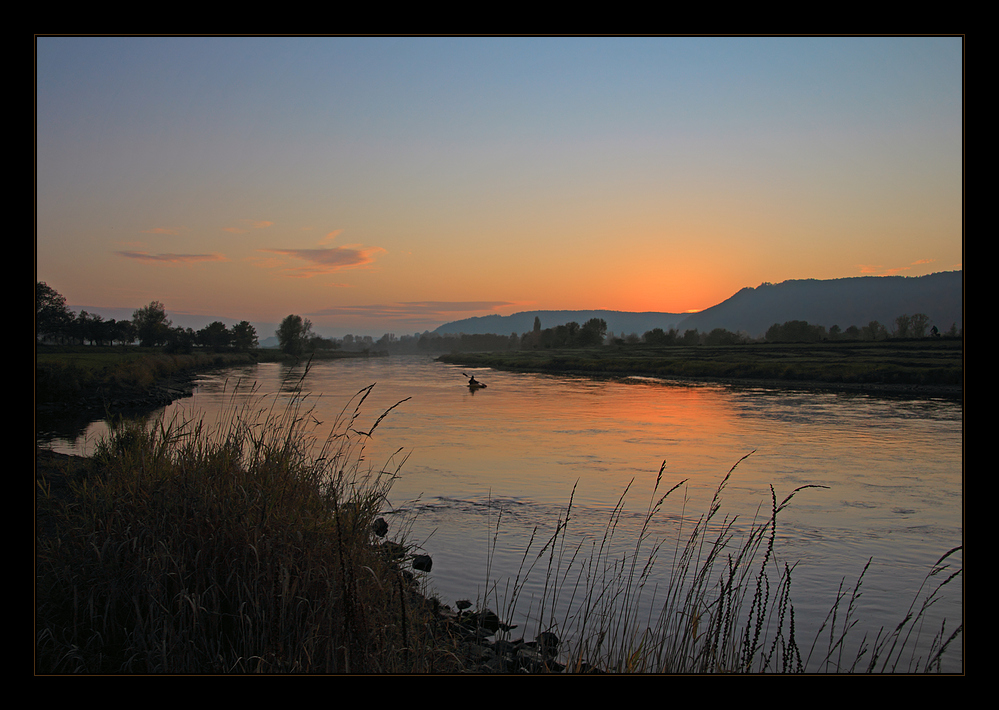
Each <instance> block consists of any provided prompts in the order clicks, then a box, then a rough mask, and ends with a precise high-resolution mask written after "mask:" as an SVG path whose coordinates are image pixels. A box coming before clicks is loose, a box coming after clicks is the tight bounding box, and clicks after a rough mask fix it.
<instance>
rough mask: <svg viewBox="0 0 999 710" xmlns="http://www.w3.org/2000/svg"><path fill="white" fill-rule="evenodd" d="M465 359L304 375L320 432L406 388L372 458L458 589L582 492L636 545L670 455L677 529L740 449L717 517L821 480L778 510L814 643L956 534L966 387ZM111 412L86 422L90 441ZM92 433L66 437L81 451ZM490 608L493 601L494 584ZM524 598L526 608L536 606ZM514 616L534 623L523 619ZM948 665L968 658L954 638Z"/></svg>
mask: <svg viewBox="0 0 999 710" xmlns="http://www.w3.org/2000/svg"><path fill="white" fill-rule="evenodd" d="M462 371H463V368H460V367H455V366H451V365H446V364H442V363H437V362H434V361H433V360H431V359H429V358H423V357H391V358H371V359H364V360H343V361H335V362H328V361H327V362H319V363H316V364H314V365H313V366H312V368H311V369H310V370H309V372H308V374H307V375H306V376H305V378H304V380H301V382H300V388H301V389H300V393H307V394H308V397H307V398H306V402H307V403H308V404H309V406H312V407H314V410H313V412H314V416H315V417H316V419H317V420H319V421H321V422H323V426H321V427H319V429H318V432H317V433H318V434H319V435H320V436H324V435H325V431H324V428H323V427H327V430H328V427H329V426H330V425H331V424H332V422H333V420H334V418H335V416H336V414H337V413H339V412H340V411H341V410H342V408H343V407H344V405H345V404H346V403H347V401H348V399H349V398H350V397H351V396H353V395H354V394H355V393H357V392H358V391H359V390H361V389H362V388H364V387H367V386H368V385H371V384H372V383H375V388H374V390H373V391H372V393H371V395H370V396H369V398H368V400H367V401H366V402H365V404H364V415H363V416H362V417H361V419H359V420H358V428H359V429H361V430H367V429H368V427H369V426H370V425H371V424H373V423H374V422H375V420H376V419H377V418H378V417H379V416H380V415H381V414H382V412H384V411H385V410H386V409H388V408H390V407H392V406H393V405H395V404H397V403H398V402H399V401H400V400H403V399H405V398H410V399H408V400H407V401H405V402H403V403H402V404H400V405H399V406H398V407H396V408H394V409H392V411H391V412H390V413H389V415H388V416H387V417H386V418H385V419H384V420H383V421H382V422H381V423H380V424H379V425H378V428H377V430H376V432H375V434H374V436H373V437H372V439H371V440H370V441H369V442H368V444H367V446H366V450H365V457H366V461H367V463H368V464H370V465H371V466H373V467H374V468H376V469H377V468H380V467H382V466H383V465H384V464H386V463H387V462H391V463H389V465H388V466H387V468H390V469H391V470H394V469H395V466H396V464H397V463H402V467H401V471H400V476H399V478H398V479H397V480H396V481H395V482H394V484H393V487H392V490H391V493H390V503H391V509H389V510H387V511H386V512H387V513H389V514H388V515H387V519H388V520H389V523H390V527H391V530H392V532H393V533H395V534H398V533H399V532H400V531H401V530H404V529H405V530H408V533H407V535H408V537H409V539H410V540H412V541H414V542H417V543H420V544H421V546H422V548H423V550H424V551H425V552H427V553H428V554H430V555H431V556H432V557H433V559H434V567H433V571H432V572H431V574H430V576H429V578H428V585H429V587H430V588H432V589H433V590H435V591H436V592H438V593H439V594H440V595H441V597H442V600H443V601H445V602H446V603H451V604H453V603H454V602H455V601H457V600H458V599H463V598H469V599H472V600H473V601H474V600H475V599H476V597H477V596H478V597H481V596H482V595H484V594H485V593H486V591H487V585H486V575H487V564H489V565H490V569H489V574H490V578H491V579H492V580H493V581H494V582H495V581H499V582H500V583H501V584H500V589H502V588H503V586H502V583H503V581H504V580H506V579H507V578H508V577H509V578H513V577H514V576H515V575H516V574H517V572H518V569H519V567H520V564H521V561H522V559H523V557H524V551H525V549H527V546H528V543H529V541H530V539H531V536H532V534H534V536H535V538H536V542H535V544H534V547H533V549H534V550H535V551H536V550H538V549H540V545H541V544H542V543H541V542H540V541H543V540H546V539H547V538H548V537H549V536H550V535H551V534H552V532H553V531H554V529H555V525H556V523H557V521H558V520H560V519H564V517H565V513H566V507H567V506H568V504H569V501H570V498H571V500H572V510H571V516H572V517H571V522H570V526H569V533H570V536H571V537H572V539H574V540H575V539H583V540H589V541H598V540H599V539H600V538H601V537H602V535H603V534H604V531H605V528H606V525H607V522H608V520H609V516H610V513H611V511H612V509H613V508H614V506H615V505H616V504H617V502H618V500H619V499H620V497H621V495H622V494H623V493H624V491H625V489H626V488H627V487H628V486H629V485H630V486H631V487H630V490H629V491H628V494H627V497H626V499H625V512H624V514H623V516H622V518H621V521H620V522H619V523H618V527H617V531H616V533H615V540H616V541H617V543H616V544H617V545H619V546H620V548H619V549H620V550H622V551H623V550H624V549H629V548H630V547H631V546H632V545H633V544H634V540H635V539H636V537H637V535H638V530H639V527H640V525H641V521H642V517H643V515H644V513H645V511H646V509H647V506H648V505H649V501H650V498H651V496H652V489H653V486H654V484H655V481H656V476H657V473H658V471H659V468H660V465H661V464H662V462H663V461H664V460H665V461H666V469H665V473H664V478H663V485H662V487H661V489H660V491H659V493H660V494H661V493H663V492H665V490H667V489H668V488H670V487H672V486H673V485H674V484H676V483H678V482H680V481H681V480H684V479H687V480H688V483H687V485H686V486H685V487H684V488H683V489H680V490H678V491H677V492H675V493H673V494H672V495H671V497H670V498H669V499H668V502H667V503H666V504H665V506H664V508H663V511H662V513H661V514H660V515H659V516H657V518H656V519H655V520H656V522H655V524H654V526H653V534H654V536H657V537H661V538H664V539H666V540H670V539H672V538H673V537H675V535H676V531H677V527H676V526H677V525H678V524H679V523H680V522H681V521H685V522H684V524H685V525H689V524H690V523H691V522H692V521H693V520H695V519H697V518H698V517H699V516H701V515H703V514H704V513H705V512H706V511H707V505H708V502H709V500H710V498H711V496H712V494H713V493H714V491H715V489H716V488H717V486H718V484H719V483H720V482H721V480H722V478H723V476H724V475H725V473H726V472H728V471H729V470H730V469H731V468H732V466H733V465H735V464H736V463H737V462H739V461H740V459H743V457H745V456H747V454H751V455H749V456H748V458H745V459H744V460H742V461H741V462H740V463H738V466H737V468H736V469H735V471H734V473H733V475H732V478H731V481H730V483H729V484H728V486H727V488H726V489H725V491H724V493H723V496H722V501H723V508H722V513H723V514H730V515H738V516H739V517H740V519H741V520H743V521H748V520H751V519H752V518H753V517H754V515H755V514H756V513H757V511H758V509H759V508H760V506H762V514H763V515H767V514H768V512H769V509H770V506H771V497H770V496H771V493H770V485H771V484H772V485H773V487H774V489H775V493H776V496H777V501H778V502H780V501H781V500H782V499H783V498H784V497H785V496H786V495H787V494H789V493H790V492H791V491H793V490H794V489H796V488H798V487H800V486H805V485H821V486H827V488H808V489H805V490H802V491H800V492H798V493H797V494H796V495H795V497H794V498H793V500H792V502H791V504H790V506H789V507H788V508H787V509H786V510H785V511H783V512H782V513H781V515H780V516H779V518H778V528H777V531H778V547H777V555H778V558H779V559H780V560H781V561H787V562H788V563H791V564H793V563H797V567H796V568H795V570H794V572H793V575H792V576H793V580H794V583H793V587H792V600H793V601H794V603H795V606H796V612H797V624H798V632H799V642H802V641H803V640H804V639H806V638H807V640H808V641H809V642H810V641H811V638H812V634H814V631H815V630H816V629H817V625H818V624H819V623H820V622H821V620H822V618H823V617H824V615H825V613H826V612H827V611H828V610H829V608H830V607H831V604H832V601H833V599H834V595H835V592H836V590H837V588H838V586H839V584H840V582H841V580H844V579H845V582H846V585H848V586H850V587H851V588H852V585H853V584H854V583H855V582H856V578H857V576H858V575H859V574H860V572H861V570H862V569H863V567H864V565H865V564H866V563H867V561H868V560H869V559H871V558H873V563H872V565H871V569H870V570H869V572H868V573H867V576H866V577H865V581H864V585H863V592H864V593H863V597H862V605H861V612H860V614H859V617H860V618H861V623H862V625H864V627H865V629H867V630H871V631H872V634H873V632H876V630H877V628H878V627H881V626H884V627H885V628H893V627H894V625H895V624H897V623H898V622H899V621H901V618H902V615H904V608H903V606H907V605H908V603H909V602H910V601H911V599H912V597H913V595H914V594H915V592H916V590H917V588H918V587H919V584H920V583H921V582H922V579H923V577H924V576H925V574H926V573H927V572H928V571H929V569H930V566H931V565H932V564H933V562H934V561H936V559H937V558H939V557H940V556H941V555H942V554H943V553H945V552H946V551H948V550H949V549H951V548H953V547H956V546H958V545H960V544H961V543H962V539H963V530H962V508H963V506H962V409H961V405H960V403H955V402H951V401H944V400H920V399H893V398H878V397H869V396H864V395H851V394H838V393H828V392H803V391H793V390H762V389H741V388H736V387H727V386H721V385H687V384H680V383H670V382H660V381H651V380H641V379H625V380H594V379H586V378H575V377H552V376H545V375H534V374H514V373H504V372H496V371H490V370H483V371H477V372H476V373H475V374H476V376H477V379H479V380H482V381H484V382H486V383H487V384H488V388H487V389H485V390H481V391H478V392H475V393H474V394H473V393H471V392H470V391H469V390H468V388H467V387H465V386H464V383H465V378H464V377H463V376H462V374H461V373H462ZM304 374H305V370H304V368H303V367H298V368H289V367H288V366H286V365H280V364H261V365H257V366H249V367H243V368H234V369H232V370H228V371H223V372H219V373H212V374H208V375H204V376H203V377H201V378H200V380H199V385H198V388H197V390H196V394H195V396H194V397H192V398H188V399H184V400H181V401H178V402H176V403H174V404H173V405H171V406H170V407H168V408H167V410H166V412H165V416H166V417H167V418H168V419H169V418H171V417H174V416H176V417H178V418H180V419H189V418H191V417H198V416H202V415H204V416H206V417H207V419H208V420H209V421H211V420H212V419H213V418H214V417H216V416H218V413H219V412H220V411H221V410H223V409H224V408H225V407H227V406H231V404H232V402H233V389H234V387H235V384H236V382H237V381H238V380H242V384H243V386H244V387H245V386H247V385H248V384H250V383H255V385H256V387H257V389H258V391H257V394H256V395H255V396H258V397H265V398H266V397H273V396H278V397H280V398H281V399H280V401H282V402H286V401H288V400H289V399H290V398H291V397H292V396H293V392H296V391H299V390H298V387H299V385H298V382H299V380H300V379H301V378H302V376H303V375H304ZM470 374H471V373H470ZM246 391H247V392H248V390H246ZM282 392H283V394H280V393H282ZM319 395H321V396H319ZM249 397H250V395H249V394H246V395H245V398H246V400H245V401H248V399H249ZM242 399H243V398H242V397H237V398H236V400H237V401H241V400H242ZM101 428H102V424H100V423H97V424H95V425H94V427H93V428H92V429H91V433H90V434H89V435H88V437H87V438H88V439H89V443H90V444H92V440H93V437H94V436H96V435H97V433H98V432H99V431H100V430H101ZM86 445H87V442H86V441H85V440H84V439H81V440H80V441H78V442H75V443H72V442H56V444H55V448H57V449H62V450H66V451H76V452H79V453H84V452H85V449H86ZM400 448H401V449H402V452H401V453H399V454H397V453H396V452H397V451H398V450H399V449H400ZM405 457H408V458H405ZM404 458H405V461H404V463H403V459H404ZM685 499H686V501H685ZM497 523H498V528H497ZM575 536H579V537H578V538H577V537H575ZM494 538H495V550H494V552H493V554H492V555H491V556H490V554H489V550H490V548H491V547H492V546H493V545H494ZM667 548H668V549H672V548H671V546H669V545H668V546H667ZM533 554H534V553H532V555H533ZM664 556H666V557H668V554H666V553H664ZM487 561H488V562H487ZM660 564H662V565H666V563H665V562H660ZM666 567H668V565H666ZM543 582H544V574H543V573H541V574H538V575H537V578H536V579H534V580H532V581H531V582H530V583H529V584H528V586H527V589H526V591H525V596H524V598H525V599H530V595H532V594H533V595H539V594H540V593H541V585H543ZM949 592H950V593H949V594H948V595H947V596H946V597H945V599H944V600H943V601H941V602H940V604H939V605H938V607H937V608H936V609H935V614H936V616H934V617H933V618H934V619H938V618H939V617H943V616H946V617H947V619H948V629H953V628H954V627H955V626H956V625H957V624H958V623H960V620H961V615H962V607H961V598H960V588H959V587H955V588H953V589H951V590H949ZM489 605H490V606H492V607H493V608H497V607H498V606H499V604H497V603H496V600H495V598H491V599H490V600H489ZM519 606H522V607H523V608H522V609H519V613H521V614H526V613H527V611H528V609H527V607H528V606H529V602H527V601H525V602H524V603H523V604H522V605H519ZM512 621H515V622H517V623H519V624H520V627H519V630H523V631H524V632H525V633H526V634H527V635H530V633H531V630H532V628H533V627H532V626H531V620H530V619H527V618H517V619H514V620H512ZM535 632H536V630H535ZM860 636H862V633H858V634H856V637H857V638H856V640H857V641H859V637H860ZM948 664H949V666H945V669H950V670H954V669H955V668H957V669H959V668H960V664H961V658H960V651H959V650H956V651H955V652H954V653H953V654H952V655H951V657H950V659H949V660H948ZM955 664H956V665H955Z"/></svg>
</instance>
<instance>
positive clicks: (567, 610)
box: [486, 455, 963, 674]
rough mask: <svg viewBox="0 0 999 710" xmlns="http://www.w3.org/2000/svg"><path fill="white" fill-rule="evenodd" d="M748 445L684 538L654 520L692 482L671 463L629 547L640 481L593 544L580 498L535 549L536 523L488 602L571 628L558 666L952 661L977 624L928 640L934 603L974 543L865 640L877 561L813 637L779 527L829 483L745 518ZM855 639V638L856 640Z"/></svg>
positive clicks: (552, 664) (614, 668)
mask: <svg viewBox="0 0 999 710" xmlns="http://www.w3.org/2000/svg"><path fill="white" fill-rule="evenodd" d="M747 456H748V455H747ZM745 458H746V457H743V459H741V460H740V461H739V462H737V463H736V465H735V466H733V467H732V469H731V470H730V471H729V472H728V473H727V474H726V476H725V477H724V478H723V480H722V481H721V483H720V484H719V486H718V488H717V489H716V491H715V493H714V496H713V498H712V500H711V503H710V505H709V508H708V511H707V512H706V513H705V514H704V515H702V516H701V517H700V518H698V519H697V520H696V521H695V522H693V523H692V524H688V526H687V527H685V526H684V525H683V524H682V523H681V524H680V525H679V526H678V528H677V531H676V536H675V538H672V539H670V540H667V539H656V538H653V537H652V536H651V533H650V530H651V529H652V522H653V520H654V518H655V517H656V516H657V515H659V514H660V513H661V511H662V509H663V507H664V505H665V504H666V503H667V501H668V499H670V498H671V496H675V495H678V491H680V490H685V484H686V481H681V482H679V483H677V484H676V485H674V486H672V487H671V488H669V490H666V491H665V492H661V488H662V486H663V477H664V473H665V467H666V464H665V463H664V464H663V465H662V467H661V468H660V470H659V475H658V477H657V480H656V485H655V489H654V491H653V494H652V498H651V500H650V504H649V506H648V509H647V512H646V513H645V518H644V524H643V526H642V528H641V533H640V535H639V536H638V538H637V539H636V540H634V541H633V544H632V545H631V546H630V547H628V548H627V551H626V552H625V553H623V554H620V553H612V552H611V549H612V547H613V541H614V536H615V533H616V531H617V527H618V522H619V520H620V518H621V515H622V510H623V503H624V499H625V496H626V495H627V492H628V491H627V489H626V490H625V493H624V494H622V496H621V498H620V500H619V501H618V503H617V505H616V506H615V507H614V509H613V510H612V512H611V514H610V516H609V519H608V522H607V525H606V528H605V530H604V533H603V536H602V538H601V539H600V540H599V541H593V542H591V543H590V546H589V549H587V550H584V547H583V543H575V544H572V543H571V542H570V534H569V529H570V520H571V519H572V500H571V497H570V502H569V505H568V506H567V508H566V511H565V515H564V517H563V518H562V519H560V520H559V521H558V522H557V524H556V529H555V532H554V533H553V534H552V535H551V536H550V537H549V538H548V539H546V540H543V541H540V542H539V544H540V549H538V550H537V551H536V552H534V551H530V547H531V546H533V544H534V541H535V539H536V536H537V531H535V535H533V536H532V538H531V544H530V545H529V546H528V548H529V550H528V551H525V554H524V557H523V561H522V564H521V568H520V570H519V572H518V574H517V575H516V576H515V578H514V581H513V583H512V585H507V587H506V588H505V593H504V594H500V593H499V585H498V584H496V583H493V584H491V585H489V587H488V589H489V590H490V594H491V596H492V598H491V600H490V597H489V595H487V598H486V602H487V603H491V604H493V605H495V606H496V607H497V608H501V609H503V613H504V615H505V618H506V619H508V620H509V619H514V618H519V619H526V623H527V624H529V625H530V624H533V625H535V626H536V627H537V628H538V629H541V630H542V634H541V635H539V640H540V639H541V638H542V637H546V638H548V639H549V640H550V641H549V642H550V643H553V641H551V640H553V639H558V640H559V641H560V648H561V654H560V655H559V657H558V658H557V659H556V658H554V657H551V656H550V657H549V658H548V661H547V666H546V667H547V668H548V669H549V670H558V671H567V672H610V673H674V674H676V673H682V674H693V673H697V674H702V673H802V672H826V673H830V672H832V673H853V672H867V673H872V672H878V673H884V672H889V673H895V672H906V673H914V672H932V671H939V670H940V669H941V660H942V658H943V656H944V654H945V653H946V652H947V651H948V650H949V649H951V648H952V646H953V645H954V644H955V642H956V641H957V639H958V638H959V637H960V636H961V634H962V632H963V625H958V626H957V627H956V628H955V629H952V630H948V629H947V627H946V622H943V623H942V625H941V627H940V628H939V629H936V630H934V633H933V635H932V638H931V639H930V640H929V641H928V642H927V639H926V636H927V632H928V631H929V630H928V629H927V628H925V627H926V624H927V622H928V613H927V612H928V611H929V609H930V608H931V607H932V606H933V604H934V603H935V602H936V601H937V600H938V599H939V597H940V595H941V594H942V592H943V590H944V587H946V586H947V585H949V584H951V583H953V582H954V581H955V580H957V579H958V578H959V577H960V576H961V575H962V572H963V570H962V568H961V567H960V566H959V565H958V566H956V568H955V559H956V558H957V557H958V555H959V553H960V552H961V548H960V547H958V548H954V549H952V550H950V551H949V552H947V553H946V554H945V555H943V556H942V557H941V558H940V559H939V560H938V561H937V562H936V564H935V565H934V566H933V567H932V569H931V570H930V571H929V572H928V574H927V576H926V578H925V580H924V582H923V584H922V586H921V587H920V589H919V590H918V591H917V592H916V594H915V596H914V598H913V601H912V603H911V605H910V607H909V609H908V611H907V613H906V614H905V615H904V618H903V619H902V620H901V621H900V622H899V623H898V625H897V626H896V627H895V628H893V629H890V630H885V629H882V630H880V631H879V632H878V633H877V634H876V635H875V637H874V638H873V639H870V638H868V636H867V635H865V636H863V637H862V638H861V639H860V641H859V643H857V642H852V643H848V640H849V641H854V639H853V636H854V635H856V632H855V627H856V625H857V622H858V618H857V615H858V611H859V600H860V597H861V589H862V583H863V578H864V574H865V573H866V571H867V568H866V567H865V569H864V570H863V571H862V572H861V574H860V577H859V578H858V580H857V582H856V584H855V585H854V587H853V588H852V590H849V589H848V590H844V589H843V585H842V584H841V586H840V589H839V592H838V594H837V595H836V598H835V601H834V603H833V606H832V608H831V609H830V611H829V614H828V616H827V617H826V619H825V620H824V622H823V623H822V625H821V627H820V628H819V630H818V632H817V633H816V635H815V638H814V639H812V640H811V642H810V645H808V644H806V645H804V646H803V644H802V642H801V640H800V639H799V637H798V631H797V629H796V623H795V622H796V618H795V607H794V603H793V600H792V577H793V570H794V565H791V564H788V563H785V562H779V561H778V560H777V559H776V555H775V543H776V539H777V526H778V524H779V516H780V513H781V512H782V511H783V510H784V509H785V508H786V507H787V506H788V505H789V504H790V503H791V500H792V499H793V498H794V497H795V496H796V495H797V494H799V493H801V491H803V490H805V489H808V488H824V487H825V486H816V485H806V486H801V487H799V488H796V489H795V490H793V491H791V492H790V493H789V494H788V495H787V496H785V497H784V498H783V499H781V500H780V501H778V498H777V495H776V493H775V491H774V490H773V488H772V487H771V491H770V493H771V495H770V505H769V506H768V509H763V508H761V509H760V510H759V511H757V515H756V517H755V518H754V519H753V520H752V521H750V522H749V523H748V524H742V523H741V522H740V521H739V520H738V518H736V517H729V516H722V515H721V508H722V497H723V493H724V489H725V487H726V485H727V484H728V482H729V480H730V478H731V476H732V475H733V473H734V472H735V469H736V467H737V466H738V465H739V463H741V461H742V460H744V459H745ZM629 488H630V486H629ZM687 504H688V499H687V498H686V496H685V497H684V499H683V501H682V503H681V506H682V509H681V515H680V516H679V519H680V520H681V521H683V520H687V517H686V506H687ZM498 525H499V522H497V528H498ZM494 544H495V543H494ZM869 564H870V563H868V565H869ZM663 568H665V569H663ZM542 571H543V573H544V575H545V577H544V583H543V589H544V593H543V594H542V595H541V599H540V602H537V601H535V600H534V599H531V600H530V604H531V608H530V609H529V610H528V611H527V612H526V614H525V613H523V611H522V610H519V609H518V607H519V606H521V605H522V604H523V603H524V602H525V599H523V598H522V597H523V594H524V591H525V589H526V587H527V580H528V578H529V577H530V576H531V575H532V574H536V573H541V572H542ZM657 580H659V581H657ZM535 605H536V606H535ZM643 609H645V610H647V611H646V612H642V611H641V610H643ZM501 628H502V627H501ZM511 635H512V634H511V632H509V631H508V632H505V633H501V634H500V637H501V640H503V641H509V638H510V636H511ZM848 647H849V648H851V649H853V651H852V652H850V651H847V649H848ZM851 654H852V655H851ZM507 670H514V668H508V669H507Z"/></svg>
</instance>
